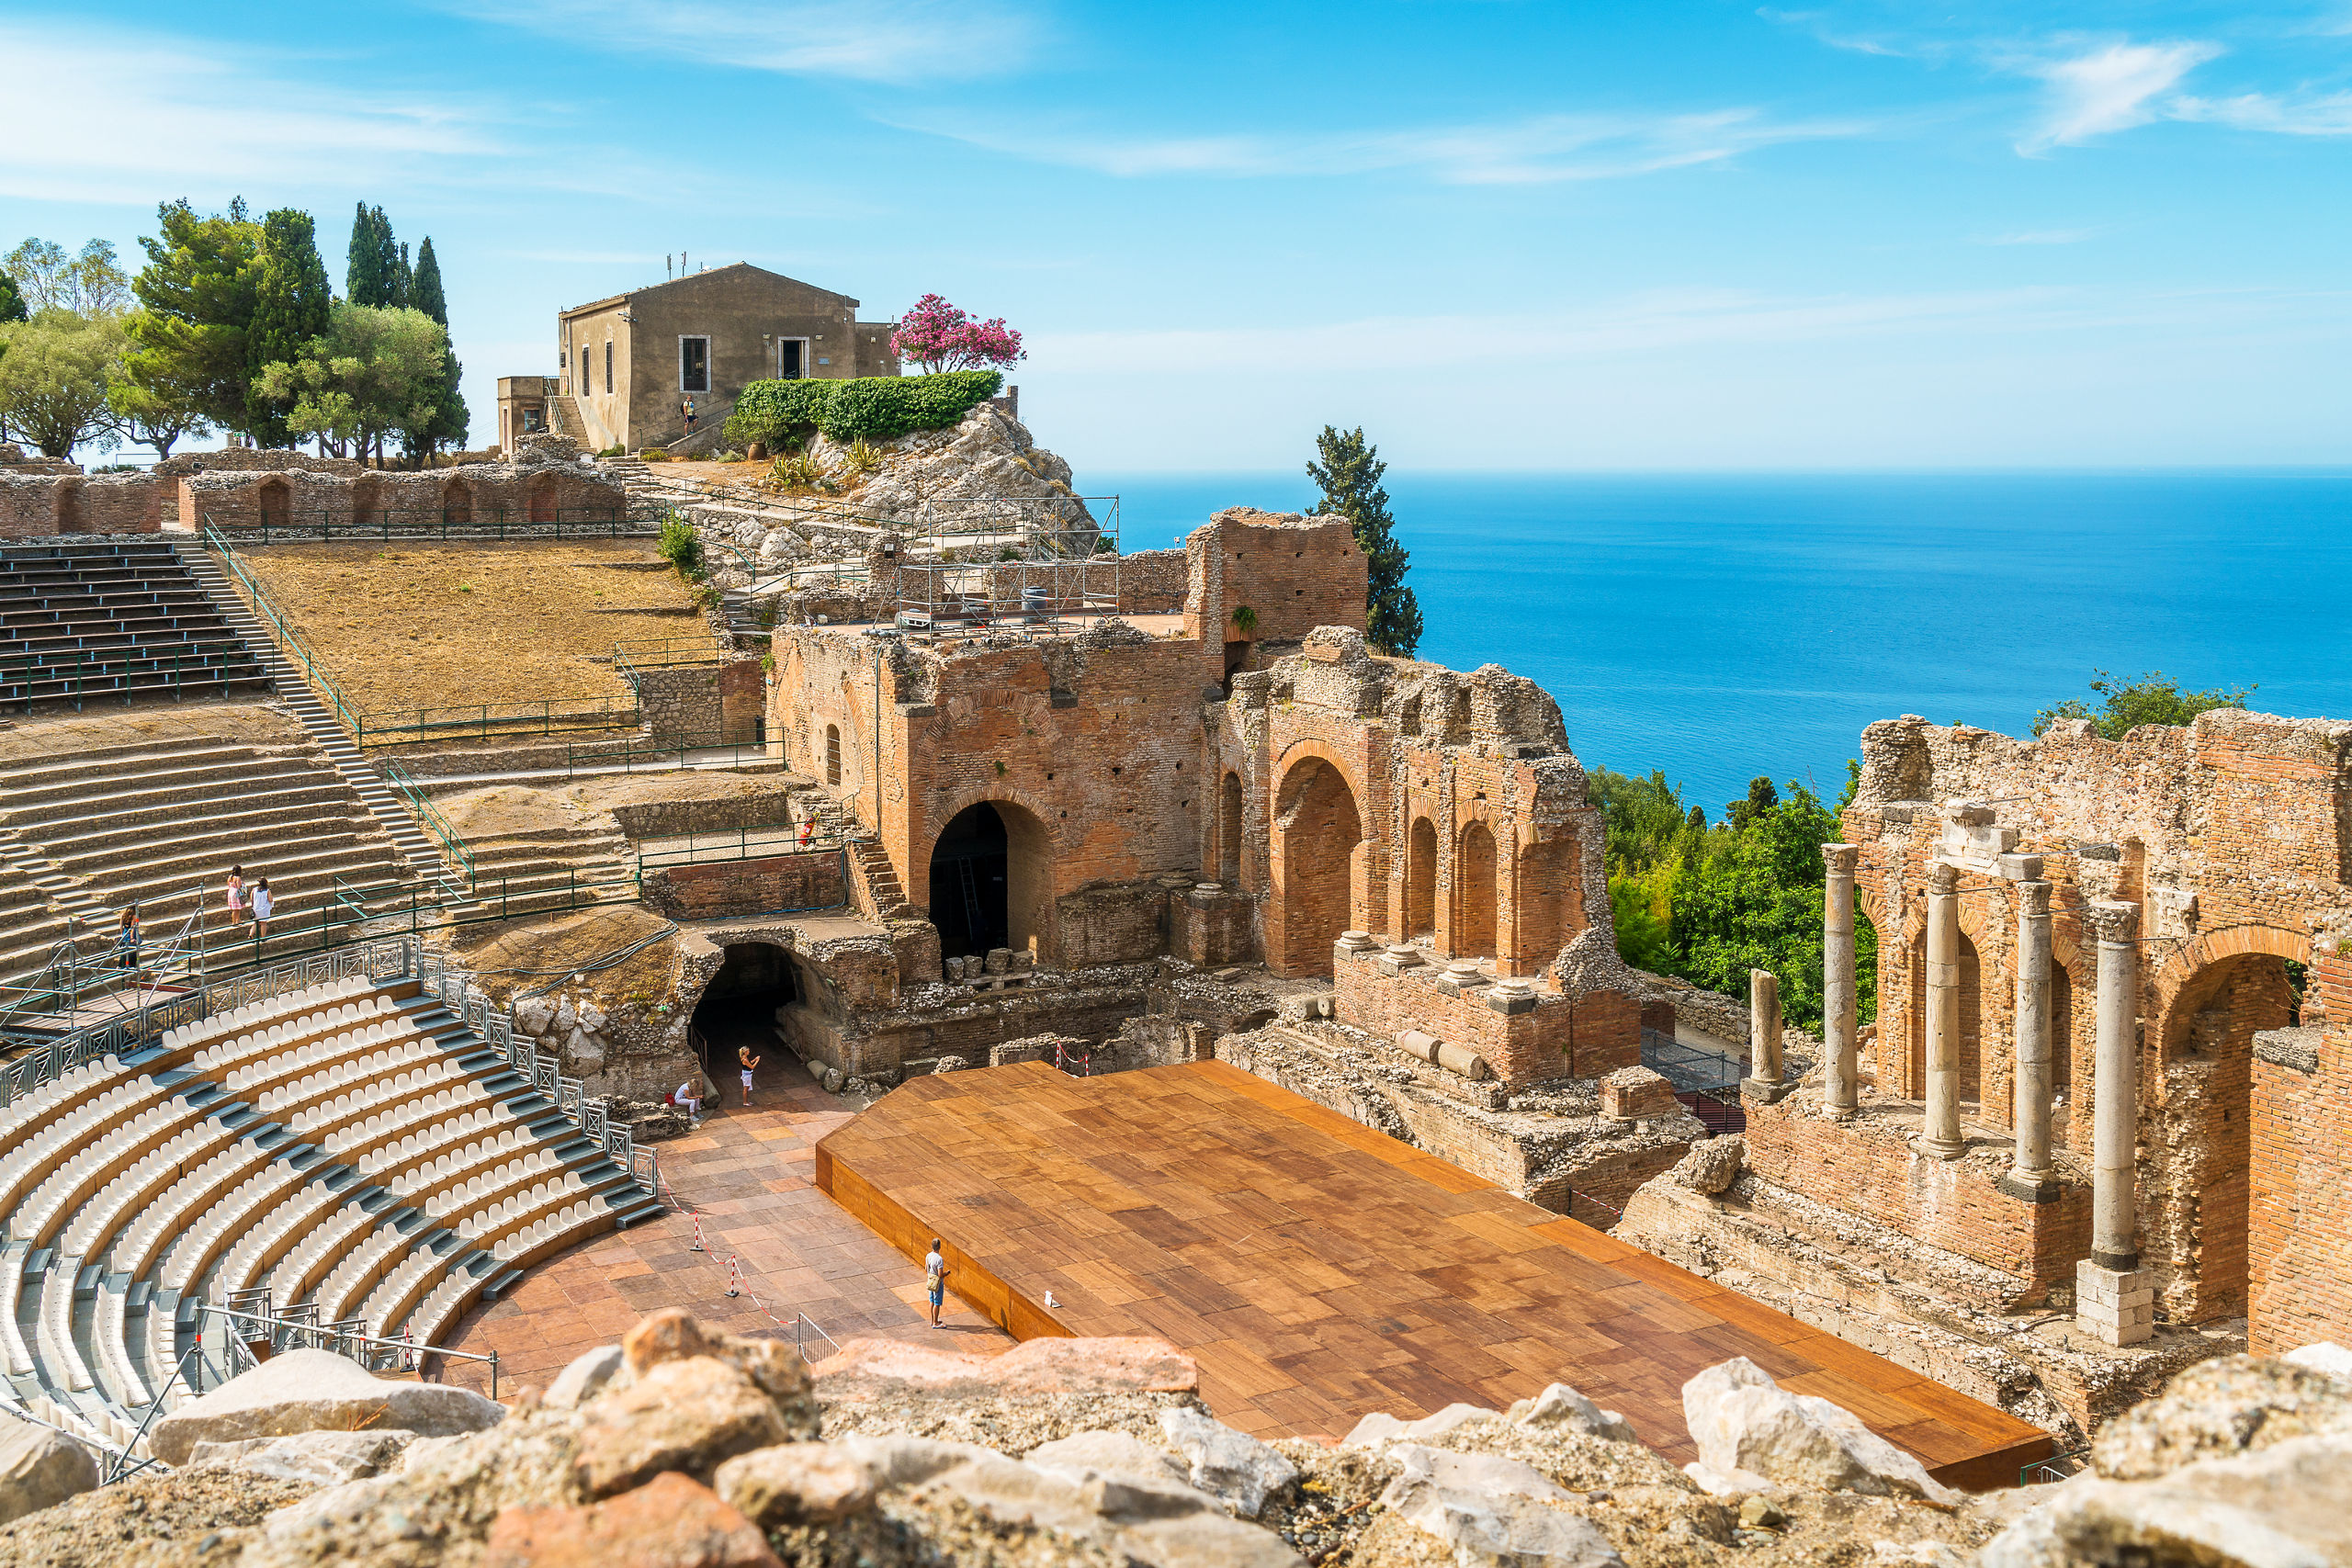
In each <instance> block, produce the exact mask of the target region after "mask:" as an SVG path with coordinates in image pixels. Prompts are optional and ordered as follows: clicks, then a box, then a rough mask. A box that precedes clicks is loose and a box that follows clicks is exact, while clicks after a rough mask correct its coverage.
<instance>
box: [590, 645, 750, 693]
mask: <svg viewBox="0 0 2352 1568" xmlns="http://www.w3.org/2000/svg"><path fill="white" fill-rule="evenodd" d="M732 657H733V656H732V655H731V654H729V652H728V650H727V649H726V648H724V647H723V646H721V644H720V642H719V640H718V637H717V636H716V635H715V634H713V633H710V632H704V633H703V634H702V635H700V636H699V637H635V638H632V639H630V640H629V641H627V642H616V643H615V644H613V669H614V671H616V673H617V674H619V675H620V676H621V678H622V679H624V680H627V681H628V682H629V684H630V685H631V686H632V687H633V686H635V685H636V684H637V682H636V681H635V680H634V679H632V677H633V676H634V675H635V673H636V672H637V671H639V670H667V669H673V668H677V667H680V666H693V665H700V664H723V663H726V662H727V661H728V660H729V659H730V658H732Z"/></svg>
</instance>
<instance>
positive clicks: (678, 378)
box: [552, 262, 899, 452]
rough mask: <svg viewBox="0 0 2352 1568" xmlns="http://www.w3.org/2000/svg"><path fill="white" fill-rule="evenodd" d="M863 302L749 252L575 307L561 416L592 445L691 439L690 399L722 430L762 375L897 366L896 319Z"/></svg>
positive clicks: (854, 372) (558, 395) (563, 326)
mask: <svg viewBox="0 0 2352 1568" xmlns="http://www.w3.org/2000/svg"><path fill="white" fill-rule="evenodd" d="M857 305H858V302H857V301H856V300H855V299H851V298H850V297H849V296H848V295H846V294H835V293H833V292H832V291H831V290H830V289H824V288H817V287H816V286H815V285H813V284H808V283H802V282H800V281H799V280H797V278H790V277H786V276H783V275H782V274H780V273H774V272H769V271H768V270H766V269H765V268H763V267H756V266H753V265H751V264H750V263H748V262H738V263H735V264H734V265H729V266H721V267H713V268H711V269H710V270H709V271H707V272H697V273H690V274H688V275H687V276H684V277H680V278H673V279H672V280H671V281H670V282H667V283H660V284H655V285H654V286H652V287H651V288H639V289H635V290H632V291H631V292H629V293H627V294H616V295H614V296H613V297H612V298H610V299H598V300H594V301H593V302H591V303H589V304H586V305H580V306H576V307H574V308H573V309H571V310H565V311H563V312H561V313H560V314H559V315H558V316H557V318H556V349H557V354H558V357H559V360H560V364H561V365H562V367H563V371H562V374H561V376H560V378H557V380H556V383H555V389H554V390H553V392H552V399H553V400H555V401H556V402H557V403H558V408H557V411H556V412H555V414H554V418H555V420H556V422H557V424H558V427H559V428H560V429H562V431H563V432H564V434H570V435H576V436H577V437H578V438H579V440H580V442H581V444H582V446H587V447H588V448H590V449H591V450H596V451H601V450H603V449H605V448H606V447H611V446H620V447H623V448H625V449H627V450H628V451H631V452H635V451H638V450H639V449H641V448H643V447H647V446H669V445H672V444H673V443H675V442H677V441H679V440H681V439H682V438H683V437H684V435H685V434H686V430H685V416H684V410H685V405H686V403H687V401H688V400H692V401H693V403H694V408H695V415H696V418H695V431H696V433H697V434H703V433H715V432H716V431H717V429H718V426H719V425H720V424H722V423H724V422H725V421H726V418H727V416H728V414H729V412H731V411H732V410H733V408H734V406H735V399H736V397H737V395H738V394H740V393H741V391H742V389H743V388H744V387H745V386H746V385H747V384H749V383H751V382H752V381H761V380H767V379H771V378H782V379H786V380H790V379H797V378H802V377H815V378H849V377H853V376H896V375H897V374H898V373H899V359H898V355H895V354H893V353H892V352H891V350H890V333H891V332H892V330H893V328H894V326H895V324H896V323H894V322H890V321H859V320H858V319H857ZM575 418H576V420H577V423H576V425H575V424H574V423H573V420H574V419H575ZM700 444H701V443H697V445H700Z"/></svg>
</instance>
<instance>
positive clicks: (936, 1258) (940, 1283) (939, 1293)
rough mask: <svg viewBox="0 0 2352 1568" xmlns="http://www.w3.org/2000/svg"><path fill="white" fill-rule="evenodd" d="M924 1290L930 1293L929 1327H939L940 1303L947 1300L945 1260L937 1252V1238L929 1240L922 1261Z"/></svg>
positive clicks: (938, 1251)
mask: <svg viewBox="0 0 2352 1568" xmlns="http://www.w3.org/2000/svg"><path fill="white" fill-rule="evenodd" d="M922 1280H923V1285H924V1288H925V1289H927V1290H929V1291H930V1292H931V1325H932V1326H933V1328H937V1327H939V1326H940V1323H939V1308H940V1303H943V1302H944V1301H946V1299H947V1259H946V1258H945V1257H944V1255H943V1254H942V1253H941V1252H940V1250H939V1238H938V1237H937V1236H933V1237H932V1238H931V1251H930V1253H929V1254H927V1255H926V1256H925V1257H924V1258H923V1260H922Z"/></svg>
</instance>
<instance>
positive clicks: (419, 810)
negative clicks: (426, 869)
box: [380, 759, 474, 887]
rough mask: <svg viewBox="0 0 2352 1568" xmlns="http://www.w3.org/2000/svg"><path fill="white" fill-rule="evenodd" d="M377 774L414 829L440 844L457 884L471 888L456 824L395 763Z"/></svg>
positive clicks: (468, 854)
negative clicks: (412, 820) (405, 809)
mask: <svg viewBox="0 0 2352 1568" xmlns="http://www.w3.org/2000/svg"><path fill="white" fill-rule="evenodd" d="M380 772H381V773H382V774H383V777H384V783H385V784H387V785H388V786H390V789H391V791H392V793H393V794H394V795H398V796H400V798H401V803H402V804H403V805H405V806H406V807H408V809H409V814H410V815H411V816H413V817H414V818H416V821H417V826H418V827H420V828H422V829H424V830H425V831H426V832H428V833H430V834H432V835H433V836H434V837H435V839H438V840H440V841H441V852H442V855H443V856H444V857H445V858H446V859H447V860H448V862H449V863H450V864H451V865H452V866H453V867H454V868H455V869H456V870H457V872H458V878H459V880H460V882H461V884H462V885H463V886H466V887H471V886H473V884H474V855H473V851H472V850H470V849H469V848H468V847H467V846H466V838H465V835H464V834H462V833H460V832H458V826H457V824H456V823H454V822H452V821H450V820H449V818H447V815H445V814H444V813H443V812H442V810H441V808H440V807H438V806H435V804H434V803H433V797H432V796H431V795H427V794H425V793H424V784H422V783H421V782H419V780H418V779H417V777H416V775H415V774H414V773H410V772H409V771H408V770H407V769H406V768H404V767H402V766H401V763H400V761H398V760H397V759H387V760H386V761H385V762H384V765H383V767H382V769H381V770H380Z"/></svg>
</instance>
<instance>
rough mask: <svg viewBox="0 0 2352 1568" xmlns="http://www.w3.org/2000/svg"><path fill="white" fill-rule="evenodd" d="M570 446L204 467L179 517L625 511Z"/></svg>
mask: <svg viewBox="0 0 2352 1568" xmlns="http://www.w3.org/2000/svg"><path fill="white" fill-rule="evenodd" d="M570 447H571V444H570V443H569V442H567V441H564V440H562V439H561V438H560V437H558V438H549V437H546V436H539V437H533V438H529V441H528V442H527V443H526V446H524V447H523V449H522V450H521V451H520V452H519V453H517V454H516V455H515V460H513V461H511V462H500V463H460V464H458V465H457V466H456V467H454V468H425V469H421V470H419V471H417V472H413V473H403V472H399V471H390V470H379V469H374V468H361V467H359V465H357V464H356V463H348V462H343V463H337V462H334V461H333V460H330V461H329V462H323V463H319V462H314V463H310V464H306V465H303V466H300V467H291V466H289V467H285V468H275V467H273V468H262V467H250V468H248V467H239V468H229V467H225V466H224V467H214V466H212V465H211V464H209V463H207V464H206V465H205V466H204V467H203V468H200V469H199V470H198V471H194V472H184V473H183V474H182V476H181V478H180V479H179V480H178V485H179V514H180V518H181V521H182V522H183V523H184V524H186V525H189V526H213V527H221V528H260V527H273V528H282V527H287V526H289V525H299V526H317V525H322V524H323V525H332V526H335V527H344V526H347V525H360V526H372V525H379V524H382V525H395V526H431V525H440V524H443V523H447V524H450V525H481V526H488V525H493V524H533V523H537V524H553V523H589V522H596V523H608V522H614V521H616V520H619V519H622V518H624V517H626V516H627V515H628V492H627V491H626V490H625V489H624V488H623V486H621V485H620V484H619V483H618V482H616V480H614V479H611V478H610V477H609V476H607V475H605V474H604V473H601V472H599V471H598V470H597V469H595V468H592V467H588V466H585V465H583V464H582V463H581V462H579V461H578V460H577V459H576V458H575V457H572V456H571V454H570ZM205 456H206V457H210V456H211V454H209V453H208V454H206V455H205ZM137 477H139V478H146V477H147V476H144V475H141V476H137Z"/></svg>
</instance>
